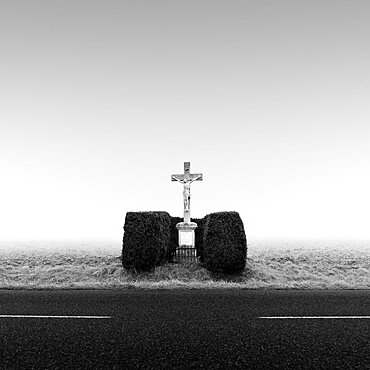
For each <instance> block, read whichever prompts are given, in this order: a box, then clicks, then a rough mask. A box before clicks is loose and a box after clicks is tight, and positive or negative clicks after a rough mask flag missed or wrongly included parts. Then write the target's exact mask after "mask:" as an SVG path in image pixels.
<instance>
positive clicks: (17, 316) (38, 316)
mask: <svg viewBox="0 0 370 370" xmlns="http://www.w3.org/2000/svg"><path fill="white" fill-rule="evenodd" d="M2 318H28V319H30V318H31V319H110V318H111V316H64V315H63V316H62V315H59V316H58V315H57V316H51V315H0V319H2Z"/></svg>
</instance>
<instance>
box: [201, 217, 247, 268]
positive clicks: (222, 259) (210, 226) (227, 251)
mask: <svg viewBox="0 0 370 370" xmlns="http://www.w3.org/2000/svg"><path fill="white" fill-rule="evenodd" d="M203 249H204V252H203V253H204V263H205V267H206V268H207V269H208V270H210V271H212V272H225V273H233V272H240V271H242V270H243V269H244V267H245V263H246V259H247V238H246V236H245V231H244V225H243V221H242V219H241V218H240V216H239V213H237V212H217V213H211V214H209V215H207V216H206V217H205V226H204V235H203Z"/></svg>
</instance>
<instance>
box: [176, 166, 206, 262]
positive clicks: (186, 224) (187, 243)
mask: <svg viewBox="0 0 370 370" xmlns="http://www.w3.org/2000/svg"><path fill="white" fill-rule="evenodd" d="M202 180H203V174H201V173H195V174H191V173H190V162H184V173H183V174H180V175H171V181H178V182H179V183H181V184H183V185H184V191H183V198H184V221H183V222H179V223H178V224H177V225H176V228H177V230H178V231H179V246H178V253H176V254H177V255H179V256H184V257H189V258H192V257H196V249H195V232H194V230H195V229H196V228H197V226H198V225H197V224H196V223H195V222H191V219H190V197H191V196H190V185H191V184H192V182H194V181H202Z"/></svg>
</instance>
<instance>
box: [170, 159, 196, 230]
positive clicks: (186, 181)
mask: <svg viewBox="0 0 370 370" xmlns="http://www.w3.org/2000/svg"><path fill="white" fill-rule="evenodd" d="M202 180H203V174H201V173H193V174H191V173H190V162H184V174H181V175H172V176H171V181H178V182H179V183H181V184H183V185H184V192H183V195H184V222H185V223H190V185H191V183H192V182H193V181H202Z"/></svg>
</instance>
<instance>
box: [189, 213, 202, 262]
mask: <svg viewBox="0 0 370 370" xmlns="http://www.w3.org/2000/svg"><path fill="white" fill-rule="evenodd" d="M191 221H192V222H195V223H196V224H197V225H198V227H197V228H196V229H195V249H196V250H197V256H198V257H199V262H201V263H203V262H204V253H203V233H204V218H193V219H192V220H191Z"/></svg>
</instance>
